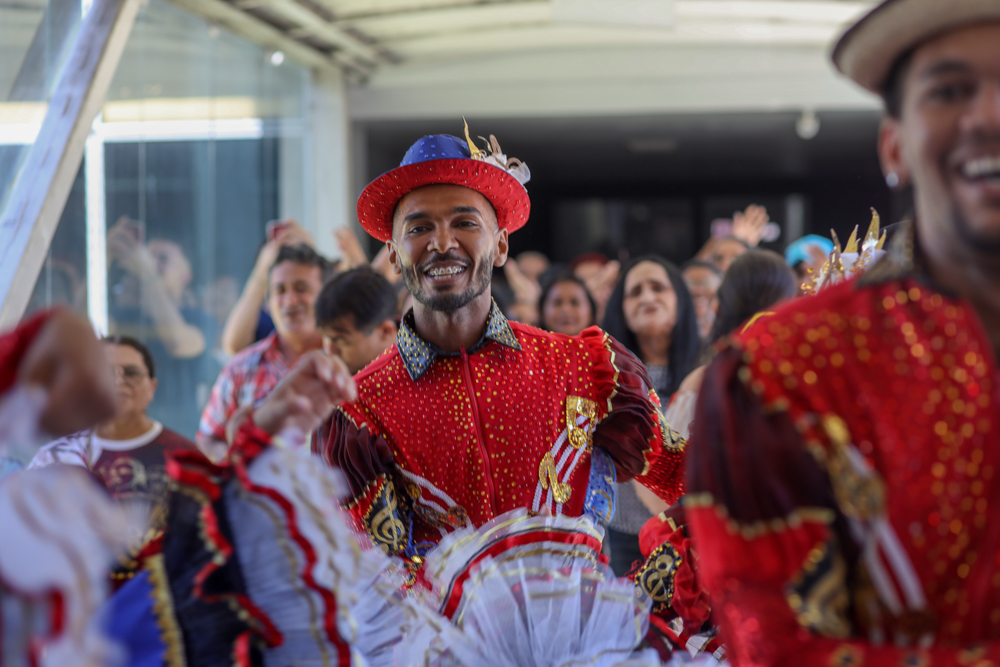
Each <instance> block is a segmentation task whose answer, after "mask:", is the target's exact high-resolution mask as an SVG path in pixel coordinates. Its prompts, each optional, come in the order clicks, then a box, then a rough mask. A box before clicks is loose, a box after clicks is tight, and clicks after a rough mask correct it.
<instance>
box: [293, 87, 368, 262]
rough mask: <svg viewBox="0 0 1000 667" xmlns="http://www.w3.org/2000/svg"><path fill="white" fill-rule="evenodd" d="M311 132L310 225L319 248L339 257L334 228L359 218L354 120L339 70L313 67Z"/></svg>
mask: <svg viewBox="0 0 1000 667" xmlns="http://www.w3.org/2000/svg"><path fill="white" fill-rule="evenodd" d="M309 125H310V133H309V134H310V135H311V136H309V137H308V138H307V140H306V147H305V148H306V151H307V155H308V157H309V160H308V161H309V162H311V168H310V170H309V171H310V172H311V173H309V174H307V178H309V179H311V181H312V188H311V190H312V197H310V200H311V202H312V206H311V211H310V212H311V214H312V215H311V218H312V220H310V221H308V223H309V227H310V228H311V231H312V232H313V235H314V237H315V239H316V245H317V248H318V249H319V251H320V252H321V253H323V254H324V255H326V256H328V257H339V256H340V251H339V250H338V249H337V246H336V244H335V243H334V240H333V230H335V229H337V228H339V227H344V226H347V225H350V224H352V222H354V219H355V218H356V217H357V215H356V213H355V197H354V195H353V188H352V180H351V176H352V174H351V133H350V128H351V122H350V116H349V114H348V108H347V89H346V84H345V81H344V78H343V76H342V75H341V74H340V73H339V72H336V71H329V70H325V71H321V70H313V73H312V99H311V104H310V123H309Z"/></svg>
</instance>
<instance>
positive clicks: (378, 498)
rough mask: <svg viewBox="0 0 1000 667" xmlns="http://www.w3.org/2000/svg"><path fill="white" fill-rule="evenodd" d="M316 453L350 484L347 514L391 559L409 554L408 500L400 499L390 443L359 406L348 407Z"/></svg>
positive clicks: (317, 441) (324, 431) (328, 427)
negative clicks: (338, 471) (372, 424)
mask: <svg viewBox="0 0 1000 667" xmlns="http://www.w3.org/2000/svg"><path fill="white" fill-rule="evenodd" d="M313 451H314V452H315V453H316V454H318V455H319V456H320V458H322V459H323V460H324V461H325V462H326V463H327V464H328V465H329V466H331V467H334V468H338V469H340V470H341V471H342V472H343V473H344V476H345V477H346V478H347V482H348V485H349V486H350V489H351V497H350V498H349V499H347V500H346V501H345V502H344V508H345V509H346V510H347V511H348V512H349V513H350V514H351V516H352V517H353V518H354V520H355V522H356V524H357V527H358V528H359V529H363V530H364V531H365V532H367V533H368V535H369V536H370V537H371V538H372V540H374V541H375V543H376V544H378V545H379V546H380V547H382V550H383V551H385V552H386V553H387V554H390V555H393V554H400V553H402V552H403V551H405V550H406V547H407V544H408V538H409V534H410V521H409V518H410V517H409V511H408V508H407V506H406V503H405V499H404V498H401V497H399V496H397V494H396V487H395V483H394V481H393V477H392V474H391V471H392V469H393V467H394V463H393V462H394V457H393V455H392V449H391V448H390V446H389V443H387V442H386V441H385V438H384V437H382V436H381V435H380V434H379V433H378V432H377V430H376V429H374V428H373V427H372V426H370V425H369V424H368V423H367V421H366V420H365V419H364V417H363V410H362V409H361V408H359V407H358V406H356V405H353V406H352V405H347V406H342V407H340V408H337V409H336V410H334V412H333V415H332V416H331V417H330V418H329V419H327V421H326V422H325V423H324V424H323V425H322V426H321V427H320V428H319V429H318V430H317V431H316V433H315V434H314V435H313Z"/></svg>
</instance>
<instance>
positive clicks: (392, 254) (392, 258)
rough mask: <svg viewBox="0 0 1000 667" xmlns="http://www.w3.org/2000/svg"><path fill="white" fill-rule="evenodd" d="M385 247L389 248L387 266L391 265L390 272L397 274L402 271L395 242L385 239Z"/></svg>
mask: <svg viewBox="0 0 1000 667" xmlns="http://www.w3.org/2000/svg"><path fill="white" fill-rule="evenodd" d="M385 247H386V248H388V249H389V266H391V267H392V272H393V273H395V274H396V275H397V276H398V275H400V274H401V273H403V269H402V268H401V267H400V266H399V255H398V254H397V253H396V244H395V242H393V241H386V242H385Z"/></svg>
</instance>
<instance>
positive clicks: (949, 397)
mask: <svg viewBox="0 0 1000 667" xmlns="http://www.w3.org/2000/svg"><path fill="white" fill-rule="evenodd" d="M833 57H834V62H835V63H836V65H837V67H838V68H839V69H840V70H841V71H842V72H843V73H845V74H846V75H848V76H850V77H851V78H852V79H854V80H855V81H856V82H858V83H859V84H860V85H862V86H864V87H865V88H867V89H868V90H870V91H873V92H876V93H879V94H881V95H882V96H883V98H884V100H885V102H886V112H887V113H886V118H885V120H884V122H883V125H882V131H881V137H880V142H879V152H880V156H881V159H882V164H883V167H884V169H885V171H886V173H887V182H888V183H889V184H890V186H897V185H901V184H910V185H912V186H913V192H914V199H915V205H916V206H915V208H916V217H915V220H914V221H913V222H912V223H904V225H903V229H902V230H901V231H900V232H899V233H897V235H896V237H895V238H894V239H893V241H892V243H891V245H890V247H889V249H888V253H887V256H886V257H884V258H883V259H882V260H881V261H880V263H878V264H877V265H875V266H874V267H873V268H872V269H871V270H870V271H869V272H868V273H867V274H865V275H864V276H862V277H860V278H858V279H857V280H852V281H848V282H845V283H842V284H840V285H836V286H834V287H831V288H829V289H827V290H825V291H823V292H821V293H820V294H818V295H817V296H815V297H810V298H805V299H801V300H797V301H795V302H792V303H790V304H788V305H786V306H785V307H784V308H782V309H780V310H779V312H778V313H777V314H776V315H774V316H772V317H769V318H766V319H762V320H759V321H758V323H756V324H754V325H753V326H751V327H750V329H749V330H747V331H746V332H745V333H744V334H742V335H741V336H740V338H739V340H737V341H736V342H735V343H734V346H733V347H732V348H731V349H729V350H727V351H724V352H723V353H721V354H720V355H719V357H718V358H717V359H716V361H715V362H714V364H713V365H712V366H711V367H710V369H709V370H708V372H707V373H706V379H705V383H704V385H703V388H702V392H701V396H700V403H699V405H698V412H697V416H696V419H695V424H694V428H693V430H692V434H691V450H690V455H689V456H690V458H689V476H688V482H689V484H690V494H689V495H688V496H687V499H688V501H689V502H688V503H687V507H688V516H689V518H690V521H691V528H692V533H693V536H694V539H695V545H696V549H697V550H698V552H699V557H700V558H699V565H700V569H699V578H700V580H701V582H702V583H703V584H704V585H705V587H706V588H707V589H708V590H709V591H710V592H711V594H712V598H713V604H712V608H713V612H714V614H715V620H716V621H717V622H718V623H719V625H720V626H721V629H722V636H723V639H724V640H725V642H726V645H727V647H728V649H729V656H730V658H731V659H732V661H733V662H734V663H735V664H736V665H738V666H740V667H743V666H747V665H840V666H844V667H847V666H861V665H894V666H895V665H912V666H914V667H919V666H924V665H935V666H938V665H956V666H957V665H980V666H982V667H986V666H987V665H995V664H998V663H1000V555H998V554H1000V521H998V520H997V516H998V512H1000V423H998V416H1000V415H998V412H997V410H998V408H997V406H998V403H997V399H998V394H997V392H998V389H997V387H998V382H997V381H998V379H1000V378H998V369H997V361H996V360H997V356H996V353H997V350H998V349H1000V1H998V0H948V2H941V1H940V0H888V1H887V2H883V3H882V4H880V5H879V6H877V7H876V8H875V9H874V10H873V11H872V12H871V13H870V14H868V15H867V16H866V17H864V18H863V19H861V21H860V22H859V23H858V24H857V25H855V26H854V27H852V28H851V29H850V30H849V31H848V32H847V33H846V34H845V35H844V37H843V38H842V39H841V40H840V42H839V44H838V45H837V48H836V49H835V50H834V54H833Z"/></svg>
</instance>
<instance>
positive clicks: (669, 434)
mask: <svg viewBox="0 0 1000 667" xmlns="http://www.w3.org/2000/svg"><path fill="white" fill-rule="evenodd" d="M656 416H657V417H658V418H659V420H660V434H661V435H662V436H663V448H664V449H666V450H667V451H668V452H683V451H684V447H685V446H686V445H687V440H685V439H684V436H682V435H681V434H680V433H678V432H677V431H675V430H674V429H672V428H670V423H669V422H668V421H667V418H666V417H664V416H663V413H662V412H660V411H659V410H657V411H656Z"/></svg>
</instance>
